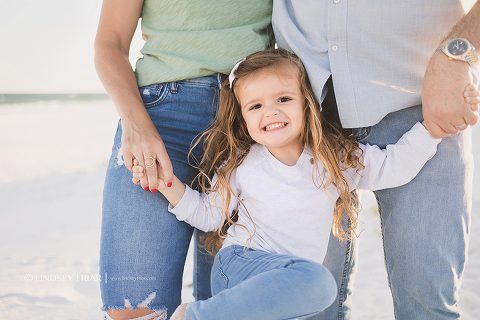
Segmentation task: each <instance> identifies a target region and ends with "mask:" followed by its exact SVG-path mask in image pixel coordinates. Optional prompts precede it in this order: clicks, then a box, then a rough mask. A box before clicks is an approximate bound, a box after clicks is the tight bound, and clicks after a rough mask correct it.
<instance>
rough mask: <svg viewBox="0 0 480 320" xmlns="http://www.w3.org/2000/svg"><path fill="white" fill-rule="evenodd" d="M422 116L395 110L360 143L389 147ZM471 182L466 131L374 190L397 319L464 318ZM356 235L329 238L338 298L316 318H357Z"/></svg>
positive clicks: (415, 110)
mask: <svg viewBox="0 0 480 320" xmlns="http://www.w3.org/2000/svg"><path fill="white" fill-rule="evenodd" d="M421 120H422V108H421V106H417V107H412V108H408V109H404V110H401V111H397V112H394V113H391V114H389V115H387V116H386V117H385V118H384V119H383V120H382V121H381V122H380V123H378V124H377V125H375V126H373V127H369V128H360V129H357V130H356V133H357V136H358V137H359V140H360V142H362V143H369V144H376V145H379V146H380V147H385V146H386V145H387V144H389V143H395V142H396V141H397V140H398V139H399V138H400V136H401V135H402V134H403V133H405V132H406V131H408V130H409V129H410V128H411V127H412V126H413V125H414V124H415V123H416V122H417V121H421ZM472 182H473V156H472V141H471V130H470V129H467V130H465V131H462V132H461V133H459V134H457V135H453V136H450V137H448V138H444V139H443V140H442V142H441V143H440V144H439V146H438V151H437V154H436V155H435V156H434V157H433V158H432V159H431V160H429V161H428V162H427V164H426V165H425V167H424V168H423V169H422V170H421V171H420V173H419V174H418V176H417V177H416V178H415V179H414V180H413V181H412V182H410V183H408V184H406V185H404V186H401V187H398V188H392V189H385V190H380V191H377V192H375V196H376V198H377V202H378V206H379V212H380V218H381V230H382V234H383V245H384V253H385V262H386V268H387V273H388V283H389V285H390V288H391V292H392V297H393V303H394V309H395V319H401V320H416V319H418V320H433V319H438V320H440V319H442V320H445V319H459V318H460V316H461V312H460V307H459V305H458V301H459V296H458V292H459V290H460V285H461V282H462V275H463V272H464V268H465V263H466V260H467V246H468V239H469V230H470V218H471V209H472ZM344 223H347V221H344ZM352 239H353V242H350V241H347V242H340V241H338V240H337V239H335V238H333V237H332V236H331V238H330V243H329V248H328V251H327V256H326V258H325V261H324V263H323V264H324V265H325V266H326V267H327V268H328V269H329V270H330V271H331V272H332V274H333V275H334V277H335V279H336V281H337V285H338V296H337V300H336V302H335V303H333V304H332V306H331V307H329V308H328V309H327V310H325V311H324V312H322V313H321V314H319V315H317V316H316V317H313V318H312V319H311V320H313V319H315V320H327V319H328V320H331V319H351V318H352V313H351V305H352V293H353V279H354V276H355V271H356V260H357V254H356V252H357V248H358V242H359V240H360V241H361V237H360V238H359V239H357V237H355V236H353V237H352ZM359 259H362V257H359ZM378 303H382V302H381V301H379V302H378ZM372 307H374V306H372Z"/></svg>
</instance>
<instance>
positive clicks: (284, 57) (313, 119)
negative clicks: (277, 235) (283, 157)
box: [195, 49, 364, 254]
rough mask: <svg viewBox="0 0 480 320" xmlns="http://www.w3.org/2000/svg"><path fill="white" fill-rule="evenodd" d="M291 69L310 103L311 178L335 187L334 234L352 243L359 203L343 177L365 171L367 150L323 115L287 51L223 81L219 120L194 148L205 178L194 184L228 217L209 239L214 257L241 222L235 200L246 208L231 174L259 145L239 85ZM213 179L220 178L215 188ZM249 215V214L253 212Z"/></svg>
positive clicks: (249, 60) (255, 59)
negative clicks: (354, 170) (262, 74)
mask: <svg viewBox="0 0 480 320" xmlns="http://www.w3.org/2000/svg"><path fill="white" fill-rule="evenodd" d="M288 66H292V67H293V68H294V70H296V71H297V74H298V80H299V83H300V89H301V92H302V94H303V96H304V98H305V103H304V124H303V127H304V130H303V133H302V136H301V139H302V141H303V144H304V145H305V146H306V148H308V150H309V151H310V152H311V153H312V155H313V160H314V170H313V172H312V179H313V181H314V183H315V185H316V186H317V187H318V188H319V189H322V190H325V189H326V188H327V187H329V186H330V185H333V186H335V187H336V188H337V189H338V192H339V194H340V196H339V198H338V200H337V202H336V205H335V212H334V219H333V225H332V231H333V233H334V234H335V235H336V236H337V237H339V238H340V239H347V238H349V237H350V236H349V234H350V232H349V231H351V230H353V229H355V228H356V226H357V223H358V209H357V207H358V206H357V199H356V198H355V196H354V195H352V193H351V191H352V190H350V187H349V185H348V182H347V179H346V178H345V176H344V174H343V172H344V171H345V170H347V169H349V168H359V169H357V170H361V169H363V168H364V167H363V165H362V164H361V162H360V157H361V155H362V151H361V149H360V148H359V147H358V144H357V143H356V141H355V138H354V137H353V135H351V134H349V133H348V132H347V131H345V130H343V129H342V126H341V124H340V123H339V121H333V120H332V119H327V118H326V117H324V116H322V113H321V111H320V105H319V103H318V101H317V99H316V98H315V95H314V93H313V90H312V87H311V85H310V81H309V80H308V76H307V72H306V70H305V67H304V66H303V64H302V62H301V61H300V59H299V58H298V57H297V56H296V55H295V54H293V53H290V52H288V51H286V50H284V49H269V50H265V51H260V52H257V53H254V54H251V55H249V56H247V57H246V59H245V60H244V61H243V62H241V63H240V65H239V66H238V68H237V69H236V70H235V71H234V76H235V78H234V80H233V81H232V82H233V83H230V82H229V80H226V81H225V82H224V84H223V86H222V89H221V92H220V105H219V110H218V113H217V116H216V118H215V121H214V123H213V124H212V126H211V127H210V128H209V129H208V130H207V131H205V132H204V133H203V134H202V135H200V137H199V138H198V139H197V140H196V143H195V145H197V144H199V143H203V148H204V155H203V157H202V158H201V160H200V161H199V163H198V169H199V172H200V173H199V174H198V175H197V177H196V179H195V184H197V185H198V186H199V187H200V190H201V191H202V192H204V193H211V192H214V193H215V196H220V197H222V198H221V199H220V203H222V204H223V207H222V208H221V209H222V211H223V214H224V215H225V223H224V225H223V226H222V227H221V228H219V229H218V230H217V231H215V232H210V233H208V234H207V236H206V237H205V239H204V247H205V249H206V250H207V251H208V252H209V253H212V254H215V253H216V252H217V251H218V250H219V249H220V248H221V245H222V242H223V239H224V238H225V236H226V233H227V230H228V227H230V226H231V225H233V224H236V225H238V224H237V223H236V218H237V213H238V210H237V211H235V212H229V210H228V208H229V204H230V201H231V200H232V197H236V198H237V201H239V204H240V205H241V206H243V207H244V208H245V206H244V205H243V203H242V202H241V200H240V199H239V198H238V196H237V195H235V194H234V193H233V192H232V190H231V187H230V179H231V177H232V173H233V172H234V171H235V169H236V168H237V167H238V166H240V164H242V162H243V160H244V159H245V157H246V156H247V155H248V152H249V150H250V147H251V146H252V145H253V144H255V143H256V142H255V141H254V140H253V139H252V138H251V137H250V135H249V133H248V130H247V125H246V123H245V121H244V119H243V117H242V113H241V106H240V103H239V100H238V96H237V94H238V88H237V86H238V85H237V83H238V80H239V79H242V78H243V77H246V76H248V75H251V74H252V73H254V72H258V71H261V70H262V69H266V68H268V70H269V71H271V70H273V71H274V72H277V71H278V74H279V76H281V74H282V70H284V69H285V67H288ZM214 175H216V179H215V182H214V183H212V177H213V176H214ZM217 203H218V202H217ZM245 209H246V208H245ZM246 212H247V214H248V211H246ZM342 212H345V213H346V214H347V215H348V217H349V220H350V224H349V226H348V229H347V230H344V228H343V227H342V224H341V221H342ZM250 218H251V217H250ZM239 226H240V227H244V228H246V227H245V226H241V225H239ZM247 231H248V229H247ZM249 232H250V231H249ZM254 233H255V231H253V234H252V233H250V236H251V237H253V235H254Z"/></svg>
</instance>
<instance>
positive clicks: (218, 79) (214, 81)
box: [140, 73, 227, 88]
mask: <svg viewBox="0 0 480 320" xmlns="http://www.w3.org/2000/svg"><path fill="white" fill-rule="evenodd" d="M226 79H227V75H225V74H223V73H214V74H212V75H209V76H203V77H198V78H191V79H182V80H176V81H169V82H161V83H153V84H150V85H146V86H143V87H140V88H145V87H152V86H158V85H163V84H167V83H168V84H170V85H171V86H173V87H176V84H178V83H192V84H194V83H197V84H204V85H214V86H218V87H220V88H221V87H222V84H223V82H224V81H225V80H226Z"/></svg>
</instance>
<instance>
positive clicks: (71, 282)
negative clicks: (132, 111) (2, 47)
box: [0, 100, 480, 320]
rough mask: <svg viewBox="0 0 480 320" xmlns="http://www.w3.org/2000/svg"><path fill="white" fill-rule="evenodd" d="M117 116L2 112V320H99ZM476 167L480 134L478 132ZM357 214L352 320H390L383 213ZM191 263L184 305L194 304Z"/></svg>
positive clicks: (476, 297) (472, 267)
mask: <svg viewBox="0 0 480 320" xmlns="http://www.w3.org/2000/svg"><path fill="white" fill-rule="evenodd" d="M117 121H118V117H117V115H116V112H115V110H114V107H113V104H112V103H111V102H110V101H109V100H106V101H93V102H88V103H87V102H81V103H76V102H39V103H27V104H20V105H0V153H1V157H0V217H1V223H0V319H4V320H13V319H36V320H42V319H49V320H52V319H81V320H85V319H87V320H96V319H102V312H101V310H100V309H101V306H102V303H101V299H100V290H99V281H100V280H101V279H100V278H99V275H98V252H99V239H100V222H101V198H102V188H103V179H104V176H105V169H106V163H107V161H108V157H109V154H110V148H111V143H112V140H113V134H114V132H115V128H116V125H117ZM473 133H474V138H473V139H474V140H473V142H474V144H473V148H474V154H475V156H476V164H477V168H478V165H479V164H480V145H479V142H480V125H479V126H478V127H474V128H473ZM479 184H480V174H479V172H478V170H477V172H475V178H474V207H473V215H472V226H471V241H470V246H469V250H468V251H469V261H468V263H467V268H466V272H465V275H464V279H463V285H462V290H461V291H460V305H461V307H462V309H463V312H464V316H463V318H462V319H466V320H473V319H480V249H479V248H480V189H479V188H478V186H479ZM374 203H375V202H374V199H373V196H372V194H371V193H370V192H368V193H367V192H366V193H365V194H364V199H363V206H364V211H363V212H362V214H361V219H362V221H363V224H362V225H361V227H360V228H361V229H362V230H363V232H362V233H361V237H360V241H361V244H360V252H359V255H360V259H359V265H358V274H357V277H356V282H355V295H354V305H353V315H354V319H356V320H363V319H365V320H366V319H369V320H371V319H393V305H392V301H391V298H390V290H389V288H388V285H387V275H386V271H385V268H384V262H383V252H382V243H381V235H380V226H379V218H378V213H377V212H376V209H375V205H374ZM191 260H192V257H191V254H190V255H189V257H188V261H187V266H186V271H185V275H184V292H183V295H182V297H183V300H184V301H192V300H193V298H192V296H191V292H192V287H191V284H192V277H191V274H192V266H191V265H192V263H191V262H192V261H191Z"/></svg>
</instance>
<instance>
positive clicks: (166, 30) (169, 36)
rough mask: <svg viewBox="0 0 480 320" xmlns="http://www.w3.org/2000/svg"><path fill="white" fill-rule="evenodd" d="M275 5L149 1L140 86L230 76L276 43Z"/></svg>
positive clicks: (261, 0) (255, 0)
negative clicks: (243, 62) (246, 59)
mask: <svg viewBox="0 0 480 320" xmlns="http://www.w3.org/2000/svg"><path fill="white" fill-rule="evenodd" d="M271 17H272V0H239V1H234V0H201V1H200V0H162V1H160V0H145V2H144V5H143V10H142V32H143V34H144V35H145V36H146V42H145V45H144V46H143V48H142V50H141V52H142V54H143V58H140V59H139V60H138V61H137V64H136V70H135V73H136V76H137V82H138V86H140V87H141V86H145V85H150V84H154V83H160V82H169V81H175V80H182V79H191V78H196V77H202V76H207V75H211V74H214V73H217V72H220V73H225V74H228V73H229V72H230V70H231V68H232V67H233V66H234V65H235V63H236V62H237V61H239V60H241V59H242V58H244V57H245V56H247V55H249V54H251V53H253V52H256V51H260V50H264V49H266V48H267V47H268V46H269V45H270V44H272V43H273V32H272V29H271Z"/></svg>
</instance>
